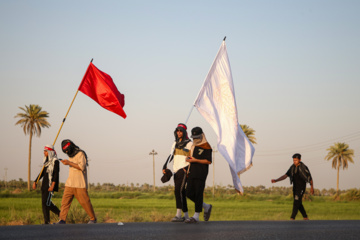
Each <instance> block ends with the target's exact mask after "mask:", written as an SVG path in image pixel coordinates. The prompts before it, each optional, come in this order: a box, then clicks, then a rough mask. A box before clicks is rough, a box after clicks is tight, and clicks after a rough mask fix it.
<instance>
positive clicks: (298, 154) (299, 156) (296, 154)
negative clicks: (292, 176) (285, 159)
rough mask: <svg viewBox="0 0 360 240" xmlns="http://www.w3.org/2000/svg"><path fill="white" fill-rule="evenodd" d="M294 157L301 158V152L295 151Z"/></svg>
mask: <svg viewBox="0 0 360 240" xmlns="http://www.w3.org/2000/svg"><path fill="white" fill-rule="evenodd" d="M292 158H297V159H299V160H301V154H300V153H295V154H294V155H293V156H292Z"/></svg>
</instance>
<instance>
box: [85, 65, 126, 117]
mask: <svg viewBox="0 0 360 240" xmlns="http://www.w3.org/2000/svg"><path fill="white" fill-rule="evenodd" d="M78 90H79V91H81V92H82V93H84V94H85V95H87V96H89V97H90V98H92V99H93V100H94V101H95V102H97V103H98V104H99V105H100V106H102V107H103V108H105V109H107V110H109V111H111V112H113V113H116V114H118V115H120V116H121V117H123V118H126V113H125V112H124V110H123V107H124V105H125V96H124V94H121V93H120V92H119V90H118V89H117V87H116V86H115V84H114V82H113V80H112V78H111V77H110V75H108V74H106V73H104V72H102V71H100V70H99V69H98V68H97V67H95V65H94V64H92V63H90V65H89V67H88V69H87V70H86V73H85V75H84V78H83V80H82V81H81V84H80V86H79V89H78Z"/></svg>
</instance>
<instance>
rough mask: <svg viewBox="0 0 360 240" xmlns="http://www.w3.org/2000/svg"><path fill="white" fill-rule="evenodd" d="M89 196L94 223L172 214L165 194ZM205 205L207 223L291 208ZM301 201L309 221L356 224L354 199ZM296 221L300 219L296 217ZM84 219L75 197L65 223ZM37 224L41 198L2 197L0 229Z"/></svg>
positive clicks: (268, 202)
mask: <svg viewBox="0 0 360 240" xmlns="http://www.w3.org/2000/svg"><path fill="white" fill-rule="evenodd" d="M90 198H91V202H92V204H93V207H94V210H95V213H96V216H97V219H98V222H105V223H109V222H162V221H169V220H170V219H171V218H172V217H173V216H174V214H175V200H174V197H173V195H172V194H167V193H166V194H154V193H140V192H138V193H131V194H130V195H128V194H122V193H118V192H117V193H91V194H90ZM204 201H205V202H207V203H211V204H212V205H213V211H212V214H211V220H212V221H234V220H288V219H289V218H290V214H291V210H292V197H291V196H280V195H269V194H263V195H261V194H256V195H250V194H247V195H244V196H238V195H234V194H232V195H230V194H229V195H224V196H221V197H216V198H212V197H206V198H205V199H204ZM53 202H54V203H55V204H56V205H57V206H58V207H60V203H61V195H59V194H58V195H56V197H54V198H53ZM303 203H304V206H305V209H306V211H307V213H308V215H309V218H310V219H312V220H360V204H359V201H346V200H342V201H336V200H334V198H332V197H324V196H321V197H320V196H315V197H314V196H313V197H311V198H309V199H308V200H306V201H304V202H303ZM188 207H189V214H190V216H191V215H192V214H193V212H194V204H193V202H191V201H190V200H189V201H188ZM201 219H202V217H201V218H200V220H201ZM297 219H302V217H301V214H300V213H299V214H298V216H297ZM51 220H52V222H55V221H58V218H57V216H55V215H53V214H51ZM88 220H89V218H88V216H87V215H86V213H85V211H84V210H83V209H82V207H81V206H80V205H79V204H78V202H77V200H75V199H74V201H73V204H72V206H71V209H70V211H69V214H68V219H67V222H68V223H84V222H87V221H88ZM42 222H43V216H42V209H41V198H40V195H31V196H23V197H19V196H17V197H11V196H6V197H4V196H1V200H0V225H22V224H41V223H42Z"/></svg>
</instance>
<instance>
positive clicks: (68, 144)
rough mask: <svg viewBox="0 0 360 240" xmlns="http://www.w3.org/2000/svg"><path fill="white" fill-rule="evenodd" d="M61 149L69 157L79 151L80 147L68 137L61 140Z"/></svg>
mask: <svg viewBox="0 0 360 240" xmlns="http://www.w3.org/2000/svg"><path fill="white" fill-rule="evenodd" d="M61 149H62V151H63V152H64V153H66V154H67V155H68V156H69V157H74V156H75V155H76V154H77V153H78V152H79V151H80V148H79V147H78V146H76V145H75V144H74V143H73V142H72V141H71V140H69V139H65V140H63V141H62V142H61Z"/></svg>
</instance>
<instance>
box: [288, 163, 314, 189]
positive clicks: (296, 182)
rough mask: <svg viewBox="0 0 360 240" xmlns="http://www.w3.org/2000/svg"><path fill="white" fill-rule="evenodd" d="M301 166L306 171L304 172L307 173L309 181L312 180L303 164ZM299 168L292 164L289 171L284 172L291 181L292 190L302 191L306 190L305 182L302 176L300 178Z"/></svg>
mask: <svg viewBox="0 0 360 240" xmlns="http://www.w3.org/2000/svg"><path fill="white" fill-rule="evenodd" d="M301 164H302V165H303V168H304V169H306V171H307V172H308V174H309V179H310V180H311V179H312V178H311V174H310V171H309V169H308V168H307V166H305V165H304V164H303V163H301ZM300 167H301V166H300V165H299V166H297V167H296V166H295V165H294V164H293V165H291V166H290V168H289V170H288V171H287V172H286V175H287V176H288V177H290V182H291V180H292V182H293V188H294V189H298V190H304V189H306V180H305V179H304V177H303V176H301V173H300ZM292 168H294V170H292ZM292 174H293V176H292Z"/></svg>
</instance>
